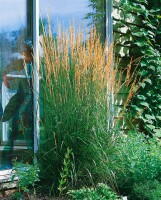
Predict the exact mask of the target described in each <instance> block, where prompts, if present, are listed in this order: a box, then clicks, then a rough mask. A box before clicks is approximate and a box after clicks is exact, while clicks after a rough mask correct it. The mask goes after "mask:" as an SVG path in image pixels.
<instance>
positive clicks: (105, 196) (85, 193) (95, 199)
mask: <svg viewBox="0 0 161 200" xmlns="http://www.w3.org/2000/svg"><path fill="white" fill-rule="evenodd" d="M69 195H70V196H71V198H72V199H73V200H74V199H75V200H85V199H86V200H100V199H101V200H118V199H119V198H118V196H117V195H116V193H115V192H113V191H111V189H110V187H109V186H108V185H105V184H103V183H100V184H98V185H97V187H96V188H95V189H94V188H83V189H79V190H71V191H69Z"/></svg>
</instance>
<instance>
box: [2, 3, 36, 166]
mask: <svg viewBox="0 0 161 200" xmlns="http://www.w3.org/2000/svg"><path fill="white" fill-rule="evenodd" d="M31 8H32V1H31V0H14V1H13V0H1V6H0V118H1V122H0V169H4V168H10V167H12V162H13V160H14V159H17V160H18V161H19V160H20V161H23V160H25V161H26V160H28V159H31V158H30V157H31V153H30V151H31V150H32V141H33V135H32V134H33V130H32V129H33V123H32V121H33V119H32V118H33V116H32V90H31V88H32V83H31V80H32V79H31V70H32V50H31V49H32V9H31Z"/></svg>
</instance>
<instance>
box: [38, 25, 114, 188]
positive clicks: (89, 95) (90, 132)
mask: <svg viewBox="0 0 161 200" xmlns="http://www.w3.org/2000/svg"><path fill="white" fill-rule="evenodd" d="M41 45H42V49H43V52H44V56H43V58H42V59H41V76H42V78H41V97H42V101H43V119H42V124H43V126H44V132H43V133H42V135H41V138H40V141H41V144H40V150H39V155H40V156H41V159H40V160H39V162H40V169H41V174H42V178H43V181H44V182H45V184H46V186H47V190H50V191H55V190H57V188H58V185H59V183H60V182H61V181H60V174H61V170H62V169H63V168H64V167H63V160H64V156H65V155H66V151H67V149H68V148H69V149H71V151H72V156H71V157H70V165H68V169H66V170H69V173H67V174H69V177H66V179H68V187H72V188H73V187H79V186H84V185H91V184H95V182H97V181H102V180H103V179H105V177H106V174H107V171H108V170H107V166H106V165H107V163H109V160H108V159H110V154H111V153H110V152H111V151H114V148H113V140H114V138H113V139H112V135H111V134H109V133H108V113H109V112H108V102H107V97H108V95H109V93H110V92H112V87H113V86H114V84H115V82H114V76H115V72H114V70H112V68H111V65H112V58H113V51H112V46H111V47H110V48H109V51H108V52H107V48H106V46H107V45H102V43H101V42H100V40H99V36H98V35H97V33H96V29H95V28H91V30H90V33H87V34H86V35H85V34H83V31H79V32H77V33H75V30H74V26H71V27H70V31H69V32H61V30H60V29H59V31H58V34H57V36H56V37H53V36H52V34H51V32H50V29H49V30H48V33H46V32H45V31H44V35H43V38H42V42H41ZM107 88H108V90H107ZM107 155H109V158H108V156H107ZM105 166H106V167H105ZM105 173H106V174H105ZM65 182H66V180H65ZM45 184H44V185H45ZM49 186H50V189H49ZM68 187H67V188H68ZM68 189H69V188H68Z"/></svg>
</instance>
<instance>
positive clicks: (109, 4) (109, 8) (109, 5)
mask: <svg viewBox="0 0 161 200" xmlns="http://www.w3.org/2000/svg"><path fill="white" fill-rule="evenodd" d="M112 12H113V1H112V0H106V40H107V42H108V45H107V51H109V49H110V45H111V44H112V42H113V17H112ZM110 73H111V76H113V75H112V74H113V62H112V63H111V68H110ZM108 88H110V92H109V93H108V97H107V103H108V105H109V107H108V109H109V117H108V130H109V131H111V130H112V127H113V124H114V106H113V104H114V95H113V89H112V91H111V85H109V84H108V83H107V92H108Z"/></svg>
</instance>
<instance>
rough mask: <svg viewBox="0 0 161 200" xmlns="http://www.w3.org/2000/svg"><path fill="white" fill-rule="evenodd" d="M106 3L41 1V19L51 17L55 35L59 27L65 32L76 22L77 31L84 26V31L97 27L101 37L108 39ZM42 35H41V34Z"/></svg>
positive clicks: (99, 1) (100, 0)
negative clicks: (92, 26) (91, 26)
mask: <svg viewBox="0 0 161 200" xmlns="http://www.w3.org/2000/svg"><path fill="white" fill-rule="evenodd" d="M105 8H106V1H105V0H59V1H57V0H40V17H41V18H42V19H44V21H45V18H46V16H47V14H48V15H49V16H50V20H51V25H52V28H53V33H55V34H56V33H57V26H58V25H60V26H61V27H63V28H64V29H65V30H68V28H69V26H70V25H71V24H72V22H74V26H75V29H77V28H79V27H81V26H82V25H83V27H84V30H85V29H89V27H90V25H95V26H96V27H97V31H98V32H99V34H100V35H101V40H102V41H105V38H106V16H105V15H106V14H105V12H106V10H105ZM40 34H41V33H40Z"/></svg>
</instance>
